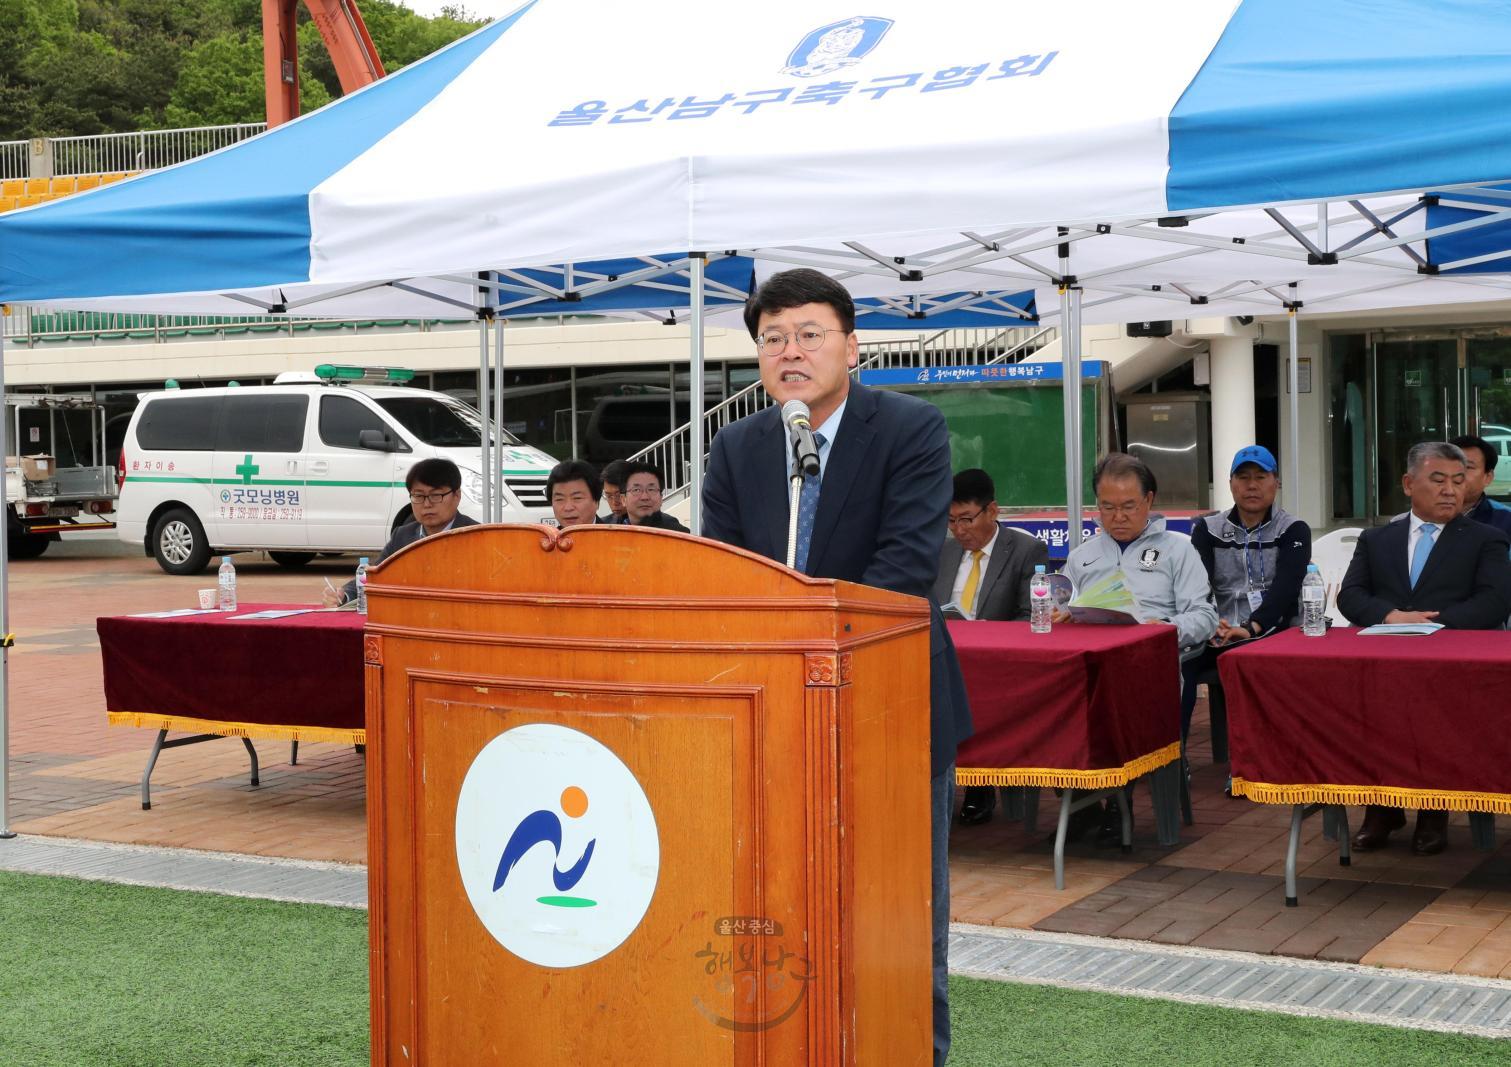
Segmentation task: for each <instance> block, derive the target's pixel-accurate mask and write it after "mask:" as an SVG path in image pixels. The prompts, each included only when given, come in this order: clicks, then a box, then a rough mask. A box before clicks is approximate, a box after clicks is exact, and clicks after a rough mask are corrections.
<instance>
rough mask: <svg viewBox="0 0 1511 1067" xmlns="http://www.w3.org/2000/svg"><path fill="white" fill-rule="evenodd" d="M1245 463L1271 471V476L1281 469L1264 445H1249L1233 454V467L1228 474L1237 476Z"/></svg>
mask: <svg viewBox="0 0 1511 1067" xmlns="http://www.w3.org/2000/svg"><path fill="white" fill-rule="evenodd" d="M1245 463H1252V464H1254V466H1256V467H1258V468H1259V469H1260V470H1262V471H1269V472H1270V473H1271V474H1274V473H1275V472H1276V471H1278V470H1279V469H1280V465H1279V464H1278V463H1276V462H1275V457H1274V455H1272V454H1271V452H1270V450H1269V449H1268V448H1265V447H1264V445H1248V446H1247V447H1245V448H1240V449H1239V450H1238V451H1237V452H1235V453H1234V454H1233V467H1232V469H1231V470H1229V471H1228V473H1229V474H1230V475H1232V474H1237V473H1238V468H1239V467H1242V466H1243V465H1244V464H1245Z"/></svg>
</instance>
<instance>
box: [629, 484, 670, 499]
mask: <svg viewBox="0 0 1511 1067" xmlns="http://www.w3.org/2000/svg"><path fill="white" fill-rule="evenodd" d="M624 495H625V496H660V495H661V487H660V486H657V485H637V486H635V487H634V488H633V489H626V490H625V491H624Z"/></svg>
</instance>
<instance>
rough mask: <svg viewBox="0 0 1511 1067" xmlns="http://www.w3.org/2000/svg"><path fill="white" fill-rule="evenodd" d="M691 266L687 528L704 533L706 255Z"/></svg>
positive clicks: (699, 255) (695, 258)
mask: <svg viewBox="0 0 1511 1067" xmlns="http://www.w3.org/2000/svg"><path fill="white" fill-rule="evenodd" d="M690 258H691V259H692V268H693V289H692V318H691V320H690V324H691V327H692V351H691V352H690V353H689V355H688V365H689V371H690V373H689V375H688V379H689V380H688V392H689V393H691V394H692V395H691V396H690V397H689V398H688V399H689V400H690V401H691V403H690V405H689V410H688V422H687V430H688V435H687V436H688V446H687V451H688V462H689V464H690V467H691V469H690V471H689V479H688V483H687V484H688V501H687V502H688V508H687V528H688V529H689V530H691V531H692V533H693V535H694V536H695V537H696V536H702V533H703V357H704V351H703V283H704V275H705V272H706V271H707V270H708V257H707V256H705V255H704V254H703V253H702V252H693V253H692V254H691V257H690Z"/></svg>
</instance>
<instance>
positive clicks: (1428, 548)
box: [1411, 522, 1438, 589]
mask: <svg viewBox="0 0 1511 1067" xmlns="http://www.w3.org/2000/svg"><path fill="white" fill-rule="evenodd" d="M1437 532H1438V528H1437V527H1436V526H1434V525H1433V524H1432V523H1430V522H1424V523H1422V536H1421V537H1418V538H1417V548H1416V551H1415V552H1413V553H1412V554H1411V587H1412V588H1413V589H1415V588H1416V587H1417V579H1418V578H1420V577H1421V576H1422V569H1423V568H1424V567H1426V566H1427V557H1428V556H1430V555H1432V539H1433V538H1434V537H1436V536H1437Z"/></svg>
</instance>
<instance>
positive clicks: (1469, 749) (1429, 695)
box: [1218, 629, 1511, 814]
mask: <svg viewBox="0 0 1511 1067" xmlns="http://www.w3.org/2000/svg"><path fill="white" fill-rule="evenodd" d="M1218 669H1219V671H1220V672H1221V676H1222V685H1223V691H1224V692H1225V693H1226V695H1227V701H1228V748H1229V753H1230V755H1231V757H1232V761H1233V793H1234V795H1237V796H1246V797H1249V798H1250V799H1251V800H1256V801H1260V802H1263V803H1270V804H1318V803H1324V804H1385V805H1392V806H1399V807H1418V808H1431V809H1437V810H1448V811H1487V812H1497V813H1500V814H1511V729H1508V728H1507V727H1508V725H1511V713H1508V708H1507V700H1508V697H1511V633H1505V632H1500V631H1471V630H1440V631H1438V632H1437V633H1434V634H1432V635H1430V636H1426V637H1360V636H1359V634H1358V632H1357V631H1356V630H1352V629H1334V630H1331V631H1329V632H1328V633H1327V635H1326V636H1325V637H1304V636H1302V634H1301V631H1300V630H1287V631H1285V632H1283V633H1279V634H1276V635H1275V636H1274V637H1270V638H1266V639H1265V640H1263V641H1257V642H1255V643H1254V644H1253V645H1250V646H1248V647H1245V648H1237V649H1234V650H1232V651H1231V652H1228V653H1225V654H1224V655H1223V656H1222V657H1221V658H1220V659H1219V660H1218Z"/></svg>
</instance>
